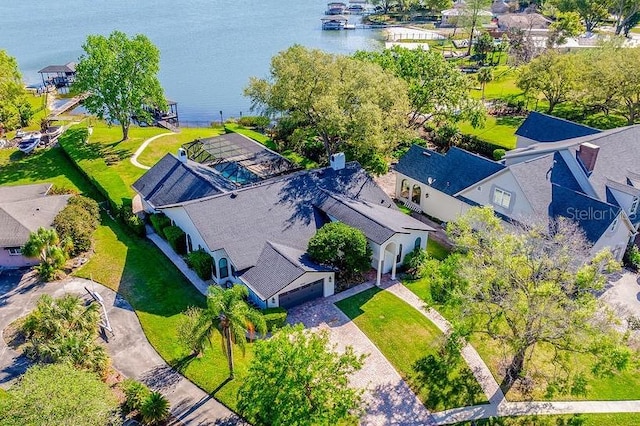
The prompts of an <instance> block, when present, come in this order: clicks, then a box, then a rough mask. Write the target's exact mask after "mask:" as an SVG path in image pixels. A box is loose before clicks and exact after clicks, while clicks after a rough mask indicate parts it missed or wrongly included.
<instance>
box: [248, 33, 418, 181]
mask: <svg viewBox="0 0 640 426" xmlns="http://www.w3.org/2000/svg"><path fill="white" fill-rule="evenodd" d="M244 93H245V95H246V96H248V97H249V98H250V100H251V103H252V109H258V110H260V111H261V112H263V113H264V114H265V115H269V116H271V117H283V116H284V117H286V118H287V119H288V120H289V122H290V124H291V125H292V126H293V127H295V128H297V129H308V130H310V131H311V133H312V137H317V138H319V139H320V140H321V141H322V144H323V145H324V150H325V152H326V155H327V158H328V157H329V156H330V154H332V153H335V152H337V151H344V152H345V153H346V154H347V158H349V159H352V160H357V161H359V162H360V163H361V164H362V166H363V167H365V168H366V169H367V170H369V171H373V172H376V173H382V172H385V171H386V157H387V156H388V155H389V154H390V153H391V152H392V151H393V149H394V148H395V147H396V145H397V144H398V142H399V141H401V140H404V139H406V138H408V137H410V136H411V135H412V133H411V132H409V130H408V129H407V126H406V122H407V117H408V115H409V112H410V106H409V100H408V97H407V88H406V85H405V84H404V82H403V81H402V80H401V79H399V78H397V77H395V76H393V75H392V74H391V73H390V72H385V71H384V70H382V69H381V68H380V66H378V65H376V64H371V63H369V64H367V63H363V62H362V61H358V60H356V59H354V58H350V57H346V56H340V55H333V54H329V53H325V52H322V51H320V50H313V49H307V48H305V47H302V46H299V45H295V46H292V47H290V48H289V49H287V50H285V51H283V52H280V53H278V54H277V55H275V56H274V57H273V58H272V59H271V72H270V77H269V78H268V79H262V78H255V77H252V78H251V79H250V81H249V85H248V86H247V87H246V88H245V91H244Z"/></svg>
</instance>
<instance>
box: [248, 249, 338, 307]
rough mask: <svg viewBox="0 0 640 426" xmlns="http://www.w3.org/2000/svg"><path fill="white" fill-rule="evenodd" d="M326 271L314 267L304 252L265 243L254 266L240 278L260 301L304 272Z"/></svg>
mask: <svg viewBox="0 0 640 426" xmlns="http://www.w3.org/2000/svg"><path fill="white" fill-rule="evenodd" d="M327 271H331V269H330V268H327V267H324V266H321V265H316V264H315V263H313V262H312V261H311V260H310V259H309V257H308V255H307V254H306V253H305V252H304V251H302V250H297V249H294V248H292V247H287V246H285V245H282V244H276V243H272V242H270V241H267V242H266V244H265V245H264V248H263V250H262V253H260V256H259V257H258V260H257V262H256V266H254V267H252V268H250V269H248V270H247V271H246V272H244V273H243V274H242V275H241V277H242V280H243V281H245V282H246V283H247V284H249V286H250V287H251V288H252V289H253V290H254V291H255V292H256V293H257V294H258V295H259V296H260V297H261V298H262V300H266V299H268V298H269V297H271V296H273V295H274V294H276V293H278V292H279V291H281V290H282V289H284V288H285V287H286V286H288V285H289V284H291V283H292V282H293V281H294V280H296V279H297V278H299V277H301V276H302V275H303V274H304V273H306V272H327Z"/></svg>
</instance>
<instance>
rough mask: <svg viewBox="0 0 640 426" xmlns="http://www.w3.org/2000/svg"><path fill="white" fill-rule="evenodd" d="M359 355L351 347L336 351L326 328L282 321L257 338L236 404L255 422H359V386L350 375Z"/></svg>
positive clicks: (359, 361)
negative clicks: (273, 330) (307, 328)
mask: <svg viewBox="0 0 640 426" xmlns="http://www.w3.org/2000/svg"><path fill="white" fill-rule="evenodd" d="M363 359H364V356H362V355H361V356H357V355H356V354H355V353H354V351H353V348H352V347H350V346H348V347H347V348H346V350H345V352H344V353H341V354H340V353H337V352H336V350H335V347H331V346H330V344H329V336H328V334H327V332H326V331H322V332H320V333H307V332H305V330H304V329H303V327H302V325H298V326H296V327H291V326H286V327H285V328H283V329H281V330H279V331H278V332H276V333H275V334H274V336H273V337H272V338H271V339H269V340H262V341H258V342H256V348H255V358H254V361H253V363H252V364H251V366H250V367H249V374H248V376H247V378H246V379H245V381H244V383H243V384H242V386H241V387H240V390H239V392H238V409H239V411H240V413H242V415H244V416H246V417H247V418H248V419H249V420H250V421H251V423H252V424H255V425H257V426H266V425H289V424H305V425H333V424H340V422H343V421H346V420H351V421H357V419H358V415H359V414H360V413H361V412H362V402H363V401H362V390H358V389H353V388H351V387H350V386H349V377H350V375H351V374H353V373H354V372H356V371H358V370H360V369H361V368H362V363H363Z"/></svg>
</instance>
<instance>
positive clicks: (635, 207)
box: [629, 197, 640, 215]
mask: <svg viewBox="0 0 640 426" xmlns="http://www.w3.org/2000/svg"><path fill="white" fill-rule="evenodd" d="M639 201H640V199H639V198H638V197H635V198H634V199H633V203H632V204H631V209H629V213H631V214H632V215H634V214H636V212H637V211H638V202H639Z"/></svg>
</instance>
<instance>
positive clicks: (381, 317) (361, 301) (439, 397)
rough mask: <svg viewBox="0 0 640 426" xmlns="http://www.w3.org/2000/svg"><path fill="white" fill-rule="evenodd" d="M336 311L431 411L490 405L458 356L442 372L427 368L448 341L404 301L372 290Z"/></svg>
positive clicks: (352, 299) (449, 357) (386, 293)
mask: <svg viewBox="0 0 640 426" xmlns="http://www.w3.org/2000/svg"><path fill="white" fill-rule="evenodd" d="M336 305H337V306H338V308H340V309H341V310H342V311H343V312H344V313H345V314H346V315H347V316H348V317H349V318H351V319H352V320H353V321H354V322H355V323H356V325H357V326H358V327H359V328H360V330H362V331H363V332H364V333H365V334H366V335H367V337H369V339H371V341H372V342H373V343H374V344H375V345H376V346H377V347H378V348H379V349H380V351H381V352H382V353H383V354H384V356H385V357H386V358H387V359H388V360H389V362H391V364H392V365H393V366H394V367H395V368H396V370H398V372H399V373H400V375H401V376H402V377H403V378H404V379H405V380H406V381H407V383H408V384H409V386H410V387H411V388H412V389H413V390H414V391H415V392H416V394H417V395H418V397H419V398H420V400H421V401H422V402H423V403H424V404H425V405H426V406H427V407H428V408H429V409H432V410H437V411H439V410H443V409H448V408H454V407H459V406H464V405H470V404H478V403H482V402H486V398H485V396H484V394H483V393H482V390H481V388H480V385H479V384H478V383H477V382H476V380H475V378H474V377H473V374H472V373H471V371H470V370H469V369H468V368H467V366H466V364H465V363H464V360H463V359H462V357H461V356H459V354H457V353H456V354H448V355H449V356H448V357H447V362H446V363H444V364H445V365H440V366H439V367H438V366H434V365H433V364H429V363H428V362H427V361H428V357H429V355H436V354H437V353H438V350H439V349H440V347H441V344H442V343H443V341H444V336H443V334H442V333H441V332H440V331H439V330H438V329H437V328H436V326H435V325H433V324H432V323H431V322H430V321H429V320H428V319H427V318H426V317H425V316H424V315H422V314H421V313H420V312H418V311H417V310H416V309H414V308H412V307H411V306H410V305H408V304H407V303H405V302H404V301H402V300H400V299H399V298H397V297H396V296H394V295H393V294H391V293H389V292H387V291H384V290H380V289H379V288H372V289H369V290H367V291H364V292H362V293H360V294H357V295H355V296H352V297H350V298H348V299H345V300H342V301H340V302H338V303H336ZM442 367H444V368H442Z"/></svg>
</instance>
